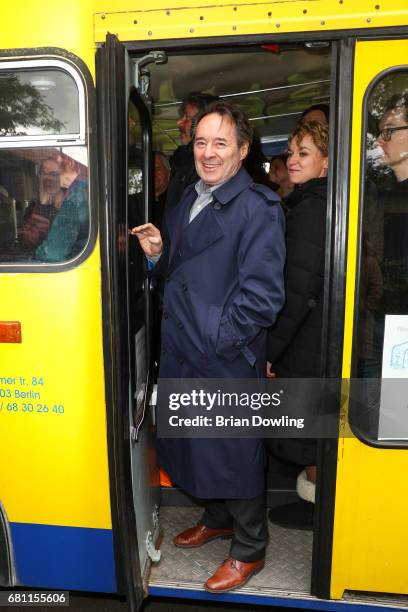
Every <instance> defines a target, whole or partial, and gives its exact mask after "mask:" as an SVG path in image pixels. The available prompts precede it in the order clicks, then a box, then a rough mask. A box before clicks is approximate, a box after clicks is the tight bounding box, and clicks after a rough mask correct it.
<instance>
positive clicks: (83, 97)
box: [0, 48, 99, 273]
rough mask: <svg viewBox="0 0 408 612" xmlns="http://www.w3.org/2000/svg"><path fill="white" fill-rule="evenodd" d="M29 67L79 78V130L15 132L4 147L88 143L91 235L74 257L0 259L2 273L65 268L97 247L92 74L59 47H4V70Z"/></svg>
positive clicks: (2, 143)
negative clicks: (50, 259)
mask: <svg viewBox="0 0 408 612" xmlns="http://www.w3.org/2000/svg"><path fill="white" fill-rule="evenodd" d="M17 66H18V68H22V69H27V68H29V67H32V68H38V67H44V68H53V67H56V68H57V69H60V70H63V71H65V72H67V73H68V74H70V76H72V77H73V78H74V80H75V83H76V85H77V88H78V96H79V114H80V118H79V128H80V131H79V133H78V134H74V135H72V134H63V135H59V134H58V135H55V134H54V135H52V134H51V135H39V136H35V137H32V136H30V137H27V136H14V137H5V138H7V139H8V140H7V142H6V141H5V139H3V141H2V139H1V137H0V150H2V151H5V150H7V149H16V148H26V149H27V148H38V149H41V148H49V147H52V146H55V147H58V148H62V147H64V148H65V149H67V148H69V147H71V146H72V147H78V146H84V147H86V150H87V156H88V205H89V236H88V241H87V244H86V245H85V247H84V248H83V250H82V251H81V252H80V253H79V254H78V255H77V256H76V257H74V258H72V259H69V260H66V261H61V262H44V263H42V262H39V261H29V260H26V261H24V260H22V261H15V262H13V261H0V273H5V272H13V273H15V272H18V273H24V272H25V273H27V272H30V273H49V272H54V273H55V272H63V271H66V270H69V269H71V268H75V267H77V266H78V265H80V264H81V263H82V262H83V261H84V260H85V259H87V258H88V256H89V255H90V254H91V252H92V251H93V249H94V246H95V243H96V238H97V233H98V211H97V201H98V197H97V194H98V191H99V190H98V174H97V136H96V96H95V86H94V81H93V78H92V75H91V73H90V71H89V68H88V66H87V65H86V63H85V62H84V61H83V60H82V59H81V58H79V57H78V56H76V55H74V54H72V53H70V52H68V51H65V50H64V49H59V48H39V49H29V50H27V49H20V50H18V49H14V50H5V51H2V53H1V57H0V70H2V69H3V68H5V67H8V69H10V68H16V67H17Z"/></svg>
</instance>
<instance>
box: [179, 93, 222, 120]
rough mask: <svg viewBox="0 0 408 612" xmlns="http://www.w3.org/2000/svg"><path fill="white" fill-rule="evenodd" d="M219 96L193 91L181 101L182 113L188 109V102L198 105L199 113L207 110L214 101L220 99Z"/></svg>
mask: <svg viewBox="0 0 408 612" xmlns="http://www.w3.org/2000/svg"><path fill="white" fill-rule="evenodd" d="M218 99H219V98H218V96H213V95H212V94H206V93H201V91H192V92H191V93H189V94H187V95H186V96H185V98H183V99H182V101H181V106H180V115H183V113H184V112H185V110H186V106H187V104H191V105H192V106H196V107H197V110H198V112H199V113H202V112H204V111H205V110H207V108H208V106H209V105H210V104H212V103H213V102H216V101H217V100H218Z"/></svg>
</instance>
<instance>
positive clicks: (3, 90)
mask: <svg viewBox="0 0 408 612" xmlns="http://www.w3.org/2000/svg"><path fill="white" fill-rule="evenodd" d="M77 133H79V97H78V87H77V85H76V83H75V81H74V79H73V78H72V76H70V75H69V74H67V73H66V72H64V71H62V70H58V69H55V68H53V69H51V68H50V69H31V70H19V69H16V70H11V71H9V70H3V71H1V72H0V137H2V136H3V137H4V136H7V137H12V136H26V137H27V136H28V137H30V136H39V135H47V134H77Z"/></svg>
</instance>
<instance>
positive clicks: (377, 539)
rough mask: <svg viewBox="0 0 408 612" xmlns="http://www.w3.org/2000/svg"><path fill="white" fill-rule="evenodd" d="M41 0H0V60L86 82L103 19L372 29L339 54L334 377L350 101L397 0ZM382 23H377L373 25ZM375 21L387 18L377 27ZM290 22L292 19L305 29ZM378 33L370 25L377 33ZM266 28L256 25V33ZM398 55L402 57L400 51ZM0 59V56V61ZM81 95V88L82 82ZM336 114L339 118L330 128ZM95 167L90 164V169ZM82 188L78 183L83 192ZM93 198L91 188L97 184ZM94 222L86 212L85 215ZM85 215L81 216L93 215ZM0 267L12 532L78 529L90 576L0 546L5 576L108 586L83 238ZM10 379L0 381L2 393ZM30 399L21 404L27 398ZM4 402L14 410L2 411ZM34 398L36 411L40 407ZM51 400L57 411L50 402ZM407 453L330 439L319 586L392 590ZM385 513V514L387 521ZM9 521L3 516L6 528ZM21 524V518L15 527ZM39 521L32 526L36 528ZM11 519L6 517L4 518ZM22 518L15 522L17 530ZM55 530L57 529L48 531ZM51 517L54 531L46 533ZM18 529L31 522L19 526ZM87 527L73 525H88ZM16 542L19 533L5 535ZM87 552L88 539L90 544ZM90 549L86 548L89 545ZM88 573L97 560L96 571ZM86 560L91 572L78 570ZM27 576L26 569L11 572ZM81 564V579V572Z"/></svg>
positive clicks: (96, 335) (400, 565)
mask: <svg viewBox="0 0 408 612" xmlns="http://www.w3.org/2000/svg"><path fill="white" fill-rule="evenodd" d="M197 4H198V3H197V2H196V0H183V1H180V0H171V1H164V0H151V2H149V4H148V6H147V5H146V3H145V2H141V1H140V0H133V1H131V0H115V1H108V0H106V1H105V0H71V1H70V3H69V4H68V5H64V4H61V3H57V2H55V1H51V0H42V2H41V3H38V2H36V1H34V0H26V1H25V2H20V3H18V2H16V3H12V2H3V3H2V5H1V8H0V32H1V36H0V41H1V51H0V61H3V60H6V59H10V57H11V53H12V57H13V59H18V58H19V57H29V56H30V54H31V53H32V52H34V51H35V53H39V52H41V51H42V50H43V51H44V53H43V56H44V57H47V56H49V55H53V54H54V53H58V50H61V51H62V52H69V53H71V54H73V55H74V56H76V57H77V58H79V59H80V60H81V61H82V62H84V64H85V65H86V67H87V69H88V71H89V73H90V75H91V77H92V79H93V80H94V85H96V87H97V86H98V83H95V73H96V69H95V53H96V48H97V46H98V45H103V44H104V43H105V41H106V36H107V34H108V33H110V34H114V35H116V36H117V38H118V39H119V41H120V42H122V43H126V42H134V41H138V42H141V41H148V42H149V44H151V43H152V41H156V40H157V41H158V48H164V47H165V45H166V41H174V40H177V41H178V42H179V43H180V44H182V41H183V40H186V41H191V40H194V39H200V38H203V37H206V38H208V37H216V38H217V41H219V40H220V39H223V38H224V37H229V36H241V37H248V40H249V39H250V37H251V36H255V35H264V36H265V38H266V39H267V38H268V36H269V35H279V36H281V37H282V38H284V39H288V40H290V35H291V34H299V33H307V34H310V33H315V32H320V33H321V32H327V40H331V36H332V34H333V33H335V34H336V35H339V33H340V32H341V31H347V32H348V35H351V34H352V32H353V31H355V30H359V32H362V31H364V33H365V37H366V38H368V37H370V35H371V34H372V36H374V33H376V35H377V36H378V38H379V40H375V39H374V38H373V39H372V40H370V41H369V40H368V39H367V40H364V41H362V40H361V41H357V43H356V51H355V65H354V92H353V114H352V121H353V124H352V156H351V184H350V198H349V218H348V254H347V285H346V287H347V293H346V310H345V326H344V356H343V378H346V379H347V378H349V377H350V368H351V357H352V334H353V320H354V300H355V275H356V254H357V235H358V207H359V185H360V171H361V169H360V155H361V132H362V111H361V109H362V100H363V96H364V92H365V90H366V88H367V86H368V84H369V83H370V82H371V80H372V79H373V78H374V77H375V75H376V74H378V73H380V72H381V71H383V70H385V69H387V68H388V67H392V66H395V65H398V64H402V63H403V62H404V61H405V62H406V57H407V56H408V6H407V3H406V0H380V1H379V2H378V3H376V2H375V1H374V0H354V2H352V3H350V2H348V1H347V0H345V1H344V2H343V1H342V0H340V2H339V1H338V0H317V1H316V0H315V1H310V0H291V1H289V2H280V1H277V0H271V1H270V2H263V1H259V2H257V1H255V0H250V1H249V2H246V1H243V0H237V1H236V2H234V3H223V2H218V3H216V4H214V2H213V1H212V0H201V2H200V3H199V6H197ZM401 26H406V27H407V29H406V35H405V38H404V37H403V36H401V35H399V39H398V40H387V38H388V32H390V33H391V34H392V28H398V27H401ZM382 28H385V29H384V30H382ZM387 28H390V30H387ZM305 35H306V34H305ZM380 38H381V39H382V40H380ZM271 40H272V38H271ZM404 58H405V60H404ZM0 68H1V64H0ZM87 95H89V96H93V95H94V93H93V92H90V91H88V92H87ZM340 129H341V128H340ZM90 171H91V172H92V171H93V172H97V168H96V167H94V168H93V169H92V168H91V170H90ZM91 197H92V194H91ZM99 198H101V195H99ZM93 222H94V223H95V224H96V220H94V221H93ZM95 227H96V225H95ZM1 268H2V266H0V295H1V300H0V321H2V322H4V321H18V322H21V342H17V343H9V342H7V343H0V388H2V389H3V390H5V392H6V393H5V397H1V398H0V400H1V402H3V408H2V410H0V463H1V465H2V469H1V470H0V502H1V504H2V506H3V508H4V512H5V516H6V518H7V521H8V523H9V524H10V525H11V532H12V533H13V534H14V533H17V532H18V538H19V542H20V540H21V539H24V534H29V537H31V536H33V538H34V540H33V541H35V543H39V542H40V541H41V538H47V537H48V535H47V534H51V533H54V532H53V531H52V528H55V529H56V530H57V531H58V530H60V531H58V534H57V531H56V532H55V533H56V534H57V536H56V537H57V538H59V537H60V536H61V538H62V539H61V540H60V546H64V545H65V544H66V539H65V537H66V536H65V535H64V534H67V538H68V539H70V538H72V539H73V540H75V538H77V537H78V538H80V536H78V533H79V532H80V533H82V534H84V533H85V532H86V533H87V536H86V538H85V540H81V543H80V544H78V548H76V549H75V546H74V545H72V547H71V548H70V550H71V553H72V554H73V555H75V554H78V551H79V550H80V549H81V547H82V549H81V550H83V551H85V552H84V555H85V557H86V560H87V563H92V560H94V561H95V554H96V555H97V554H100V555H102V554H104V555H106V557H107V558H108V560H107V561H106V562H104V563H105V565H103V563H99V565H98V562H95V563H96V565H97V566H98V568H97V569H96V570H95V572H94V574H93V575H92V576H89V577H88V576H87V570H86V571H85V577H84V578H83V579H81V578H80V577H79V576H78V575H74V574H72V575H70V576H69V577H68V578H66V576H65V575H64V571H67V572H68V573H69V572H70V571H71V570H72V567H70V568H69V567H68V565H67V564H65V565H64V562H63V561H61V559H60V557H59V552H58V550H57V549H56V548H55V547H54V548H53V547H52V546H51V548H50V550H48V549H47V554H48V553H49V555H51V557H52V563H53V564H55V567H54V571H53V573H52V577H48V576H49V574H47V572H49V571H50V564H49V563H48V562H47V560H46V559H45V558H43V557H41V556H35V555H34V557H33V559H34V560H35V563H36V564H40V565H41V563H43V564H44V565H43V567H42V568H41V567H37V568H36V569H35V571H34V570H32V568H30V560H29V559H27V560H26V561H24V560H20V559H16V561H17V563H16V565H17V576H16V583H20V584H23V585H28V586H38V587H40V586H43V587H46V586H48V587H50V588H57V587H58V588H73V589H81V588H83V589H84V590H95V591H111V592H117V591H118V585H117V575H116V570H115V561H114V548H113V537H112V506H114V505H115V503H116V499H115V491H114V486H112V481H111V476H110V469H109V461H108V436H109V431H108V422H107V417H106V398H107V394H108V393H109V389H106V388H105V366H106V361H105V359H106V357H107V356H106V355H105V357H104V339H103V309H102V278H101V255H100V244H99V240H98V239H96V240H95V242H94V246H93V248H92V249H91V252H90V253H89V255H88V257H87V258H85V259H84V260H83V261H81V262H80V263H79V264H78V265H76V266H75V265H74V266H71V267H69V268H68V269H62V270H61V271H59V270H52V271H50V270H47V271H44V272H41V271H38V270H36V271H35V272H30V271H29V270H24V271H19V269H18V266H16V267H15V269H14V270H10V269H7V271H4V270H2V269H1ZM8 392H10V393H8ZM28 400H29V402H30V403H32V404H34V412H27V411H23V408H22V407H23V405H24V404H26V403H27V402H28ZM7 404H17V405H18V410H17V411H14V410H13V408H11V409H9V410H7V409H6V405H7ZM44 405H45V406H47V407H48V410H47V411H44V410H40V407H41V406H44ZM61 405H62V406H64V413H63V414H60V413H58V411H54V412H53V408H54V407H55V406H61ZM407 472H408V453H407V452H406V450H404V449H397V450H396V449H377V448H371V447H369V446H367V445H365V444H364V443H363V442H360V441H359V440H357V439H354V438H347V437H345V438H341V440H340V444H339V450H338V458H337V480H336V501H335V519H334V536H333V556H332V574H331V593H330V594H331V597H332V598H334V599H336V598H341V597H342V596H343V593H344V591H345V590H351V591H371V592H374V591H376V592H383V593H407V592H408V584H407V577H406V550H407V548H408V537H407V532H406V529H405V530H404V531H402V528H403V527H405V526H406V516H405V515H406V507H407V505H408V492H407V489H406V487H405V486H404V481H405V476H406V474H407ZM391 515H392V516H393V517H394V518H393V521H390V520H389V517H390V516H391ZM13 526H17V527H16V531H13V529H14V528H13ZM30 526H35V527H36V531H35V533H34V532H33V531H31V530H30ZM41 526H43V527H46V528H47V530H51V531H42V530H41V529H38V530H37V528H39V527H41ZM19 529H21V531H19ZM24 529H27V531H24ZM64 530H66V531H64ZM62 532H64V533H63V534H62V535H61V533H62ZM33 534H34V535H33ZM88 536H89V537H88ZM19 546H21V547H22V548H21V551H25V552H26V553H27V556H29V551H28V544H27V541H26V543H25V544H24V543H19V544H18V545H15V548H16V550H15V555H16V557H17V556H18V554H20V553H19V550H18V547H19ZM98 546H99V548H96V549H97V550H99V553H95V550H96V549H95V548H94V547H98ZM91 548H93V552H92V550H91ZM98 572H99V573H98ZM90 573H91V574H92V572H90ZM26 577H27V578H26ZM88 578H89V580H88Z"/></svg>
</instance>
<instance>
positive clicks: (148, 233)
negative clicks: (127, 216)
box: [129, 223, 163, 257]
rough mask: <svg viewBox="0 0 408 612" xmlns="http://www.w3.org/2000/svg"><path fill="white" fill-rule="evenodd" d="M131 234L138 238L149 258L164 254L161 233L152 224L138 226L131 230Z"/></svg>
mask: <svg viewBox="0 0 408 612" xmlns="http://www.w3.org/2000/svg"><path fill="white" fill-rule="evenodd" d="M129 233H130V234H131V235H132V236H136V237H137V238H138V240H139V243H140V246H141V247H142V249H143V251H144V254H145V255H147V257H155V256H156V255H161V254H162V251H163V241H162V237H161V234H160V231H159V230H158V229H157V227H155V226H154V225H153V224H152V223H145V224H144V225H138V226H137V227H134V228H133V229H131V230H129Z"/></svg>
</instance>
